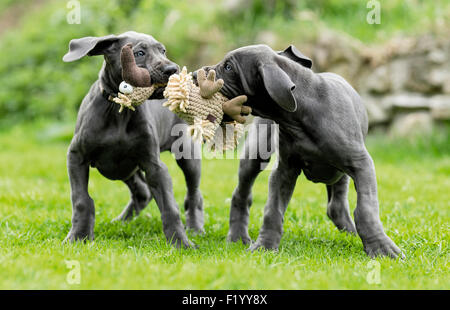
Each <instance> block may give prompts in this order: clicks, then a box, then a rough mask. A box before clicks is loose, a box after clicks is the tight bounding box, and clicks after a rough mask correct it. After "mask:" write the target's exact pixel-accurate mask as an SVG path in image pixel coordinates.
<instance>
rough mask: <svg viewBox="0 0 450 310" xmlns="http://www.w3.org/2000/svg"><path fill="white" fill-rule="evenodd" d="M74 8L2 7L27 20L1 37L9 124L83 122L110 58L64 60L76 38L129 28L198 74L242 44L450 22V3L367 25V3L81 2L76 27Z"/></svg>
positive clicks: (389, 11)
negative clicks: (71, 17)
mask: <svg viewBox="0 0 450 310" xmlns="http://www.w3.org/2000/svg"><path fill="white" fill-rule="evenodd" d="M67 3H68V1H48V0H47V1H45V0H40V1H31V0H20V1H12V0H3V1H2V2H1V4H0V18H1V17H3V16H8V14H11V10H15V11H14V12H15V14H17V15H18V16H17V18H15V19H14V24H11V25H8V24H5V25H3V27H4V29H3V31H2V32H1V33H0V57H1V59H2V60H3V61H2V62H0V84H1V85H2V86H1V89H2V91H1V92H0V122H1V123H3V124H5V122H6V124H10V123H15V122H20V121H24V120H32V119H37V118H48V119H50V120H66V119H73V118H74V116H75V115H76V111H77V108H78V106H79V104H80V102H81V100H82V98H83V96H84V95H85V94H86V92H87V91H88V89H89V86H90V84H92V82H93V81H94V80H95V79H96V77H97V73H98V70H99V68H100V66H101V63H102V58H101V57H94V58H92V59H82V60H80V61H77V62H75V63H69V64H67V63H63V62H62V60H61V58H62V56H63V55H64V54H65V53H66V51H67V47H68V43H69V41H70V40H71V39H73V38H79V37H83V36H102V35H106V34H110V33H115V34H119V33H122V32H124V31H127V30H135V31H138V32H144V33H148V34H151V35H153V36H154V37H155V38H156V39H158V40H159V41H161V42H162V43H164V44H165V45H166V47H167V50H168V56H169V57H170V58H171V59H172V60H174V61H176V62H177V63H178V64H180V65H187V66H188V68H189V69H190V70H193V69H195V68H197V67H198V66H200V65H204V64H210V63H215V62H217V61H218V60H219V59H220V58H221V57H222V56H223V55H224V54H225V53H226V52H227V51H228V50H231V49H233V48H236V47H238V46H241V45H246V44H254V43H260V42H267V41H270V42H271V45H272V47H273V48H278V49H279V48H283V47H285V46H286V45H288V44H291V43H294V44H297V45H299V46H301V44H302V43H304V42H307V41H311V40H313V39H314V37H315V36H316V35H317V33H319V32H320V31H321V30H323V29H324V28H328V29H333V30H334V31H337V32H342V33H346V34H348V35H351V36H353V37H355V38H357V39H360V40H361V41H363V42H380V40H386V39H388V38H390V37H392V36H394V35H401V34H416V33H420V32H425V31H429V30H432V29H433V28H434V27H438V26H436V25H441V24H440V23H439V22H440V21H441V20H445V19H446V18H447V19H448V17H449V16H450V14H449V12H450V4H449V2H448V1H444V0H437V1H419V0H413V1H408V2H405V1H402V0H393V1H383V3H382V6H381V9H382V22H381V25H369V24H367V22H366V14H367V12H368V11H369V9H367V7H366V4H367V2H365V1H361V0H347V1H338V0H305V1H293V0H288V1H275V0H253V1H236V0H234V1H210V0H209V1H208V0H188V1H181V0H175V1H156V0H147V1H143V0H133V1H125V0H98V1H83V0H81V1H80V3H81V24H68V22H67V20H66V14H67V13H68V11H69V9H68V8H67V7H66V5H67ZM27 5H29V6H30V9H27ZM17 6H22V7H25V9H23V10H22V11H20V10H17ZM31 6H32V7H31Z"/></svg>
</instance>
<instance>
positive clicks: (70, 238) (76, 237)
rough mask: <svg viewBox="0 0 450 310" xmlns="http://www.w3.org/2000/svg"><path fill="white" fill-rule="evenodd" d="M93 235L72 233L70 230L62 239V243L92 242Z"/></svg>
mask: <svg viewBox="0 0 450 310" xmlns="http://www.w3.org/2000/svg"><path fill="white" fill-rule="evenodd" d="M93 240H94V233H87V232H73V231H72V230H71V231H70V232H69V233H68V234H67V237H66V238H65V239H64V241H63V243H73V242H76V241H82V242H86V241H93Z"/></svg>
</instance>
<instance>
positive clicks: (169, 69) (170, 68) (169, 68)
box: [163, 64, 178, 75]
mask: <svg viewBox="0 0 450 310" xmlns="http://www.w3.org/2000/svg"><path fill="white" fill-rule="evenodd" d="M177 71H178V66H177V65H173V64H172V65H166V66H164V68H163V72H164V74H167V75H172V74H174V73H177Z"/></svg>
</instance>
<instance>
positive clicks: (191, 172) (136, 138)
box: [63, 31, 203, 247]
mask: <svg viewBox="0 0 450 310" xmlns="http://www.w3.org/2000/svg"><path fill="white" fill-rule="evenodd" d="M127 43H131V44H132V45H133V52H134V55H135V58H136V63H137V65H138V66H139V67H143V68H146V69H147V70H149V72H150V75H151V78H152V82H153V83H154V84H161V85H164V84H166V83H167V81H168V78H169V76H170V75H171V74H173V73H176V72H178V70H179V67H178V65H177V64H175V63H174V62H172V61H170V60H169V59H167V57H166V55H165V48H164V46H163V45H162V44H161V43H159V42H158V41H157V40H155V39H154V38H153V37H152V36H149V35H146V34H141V33H136V32H131V31H130V32H126V33H123V34H121V35H119V36H115V35H108V36H104V37H84V38H80V39H74V40H72V41H71V42H70V44H69V51H68V53H67V54H66V55H65V56H64V57H63V60H64V61H66V62H70V61H75V60H78V59H80V58H82V57H84V56H86V55H89V56H93V55H103V56H104V59H105V62H104V64H103V67H102V69H101V70H100V73H99V78H98V80H97V81H96V82H94V84H93V85H92V86H91V89H90V90H89V92H88V93H87V95H86V96H85V98H84V99H83V102H82V104H81V107H80V110H79V112H78V118H77V124H76V127H75V133H74V136H73V139H72V142H71V143H70V146H69V150H68V154H67V166H68V172H69V179H70V186H71V199H72V207H73V215H72V228H71V230H70V232H69V234H68V235H67V237H66V239H65V240H66V241H75V240H84V239H90V240H92V239H93V238H94V222H95V209H94V202H93V200H92V199H91V197H90V196H89V193H88V181H89V167H95V168H97V169H98V171H99V172H100V173H101V174H102V175H103V176H105V177H106V178H108V179H110V180H122V181H123V182H124V183H125V184H126V185H127V186H128V188H129V190H130V194H131V200H130V202H129V204H128V205H127V206H126V207H125V209H124V210H123V211H122V213H121V214H120V215H119V217H118V218H117V219H120V220H129V219H131V218H132V217H133V216H135V215H137V214H139V212H140V211H141V210H142V209H144V208H145V207H146V205H147V204H148V203H149V202H150V200H151V199H152V197H153V198H155V201H156V204H157V205H158V208H159V210H160V212H161V219H162V223H163V230H164V234H165V236H166V238H167V239H168V240H169V241H170V242H172V243H173V244H175V245H176V246H178V247H179V246H185V247H189V246H191V245H192V244H191V242H190V241H189V240H188V238H187V236H186V233H185V230H184V227H183V225H182V222H181V218H180V213H179V210H178V206H177V203H176V201H175V198H174V194H173V188H172V180H171V177H170V175H169V173H168V170H167V167H166V165H165V164H164V163H163V162H162V161H161V160H160V152H162V151H166V150H170V149H171V146H172V144H173V143H174V141H175V140H177V139H178V138H179V137H180V136H181V139H182V140H181V141H183V144H182V145H183V146H184V147H190V148H191V149H190V150H184V152H183V153H184V154H186V153H188V152H190V151H191V152H192V153H193V152H195V149H196V148H199V147H200V146H199V145H198V144H194V143H192V141H191V139H190V138H189V137H188V136H187V135H184V134H181V133H180V132H179V133H177V134H176V135H172V133H171V131H172V128H173V126H175V125H177V124H180V126H181V127H183V126H184V127H186V126H187V125H186V124H185V123H184V122H183V121H182V120H180V119H179V118H178V117H177V116H175V114H174V113H172V112H170V111H169V110H168V109H167V108H164V107H162V102H163V101H164V100H150V101H146V102H145V103H144V104H142V105H140V106H138V107H137V108H136V111H135V112H133V111H131V110H128V109H125V110H124V111H123V112H122V113H118V109H119V105H118V104H116V103H114V102H112V101H111V100H109V99H108V98H110V96H114V95H117V92H118V91H119V84H120V83H121V81H122V75H121V72H122V68H121V64H120V51H121V48H122V46H124V45H125V44H127ZM162 92H163V89H158V90H157V91H155V93H154V94H153V95H152V98H155V97H156V98H158V97H159V98H162ZM179 151H180V154H181V152H182V151H183V150H182V149H181V148H180V150H179ZM180 154H175V155H176V158H179V159H177V164H178V165H179V167H180V168H181V169H182V171H183V173H184V176H185V179H186V184H187V194H186V198H185V202H184V207H185V211H186V226H187V228H188V229H193V230H194V231H197V232H201V231H203V198H202V194H201V192H200V189H199V183H200V175H201V162H200V160H199V159H189V158H183V157H181V158H180V156H177V155H180ZM190 158H194V157H190Z"/></svg>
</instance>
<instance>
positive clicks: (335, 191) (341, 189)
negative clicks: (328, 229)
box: [327, 175, 356, 234]
mask: <svg viewBox="0 0 450 310" xmlns="http://www.w3.org/2000/svg"><path fill="white" fill-rule="evenodd" d="M349 180H350V178H349V177H348V176H347V175H344V176H343V177H342V178H341V179H340V180H339V181H338V182H336V183H335V184H333V185H327V193H328V207H327V215H328V217H329V218H330V220H331V221H333V223H334V225H336V227H337V228H338V229H339V230H342V231H346V232H349V233H353V234H356V228H355V224H353V221H352V218H351V216H350V208H349V205H348V183H349Z"/></svg>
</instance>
